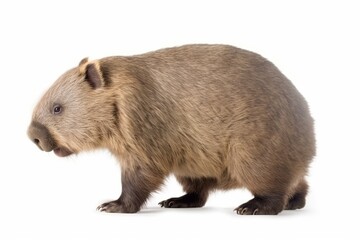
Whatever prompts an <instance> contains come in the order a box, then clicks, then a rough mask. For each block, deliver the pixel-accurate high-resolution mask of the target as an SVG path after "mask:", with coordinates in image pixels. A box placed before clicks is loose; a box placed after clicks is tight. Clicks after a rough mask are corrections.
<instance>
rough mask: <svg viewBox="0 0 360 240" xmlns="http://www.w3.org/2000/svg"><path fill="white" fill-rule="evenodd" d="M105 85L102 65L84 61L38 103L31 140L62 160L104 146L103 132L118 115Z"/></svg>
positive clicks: (30, 130) (110, 126)
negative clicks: (73, 154)
mask: <svg viewBox="0 0 360 240" xmlns="http://www.w3.org/2000/svg"><path fill="white" fill-rule="evenodd" d="M105 85H106V82H105V81H104V78H103V74H102V72H101V67H100V64H99V62H97V61H94V62H89V61H88V59H87V58H85V59H83V60H82V61H81V62H80V64H79V66H78V67H76V68H73V69H71V70H69V71H67V72H66V73H64V74H63V75H62V76H61V77H60V78H59V79H58V80H57V81H56V82H55V83H54V84H53V85H52V86H51V87H50V89H49V90H48V91H47V92H46V93H45V94H44V96H43V97H42V98H41V100H40V102H39V103H38V104H37V106H36V108H35V109H34V112H33V116H32V122H31V124H30V126H29V129H28V136H29V137H30V139H31V140H32V141H33V142H34V143H35V144H36V145H37V146H38V147H39V148H40V149H41V150H43V151H46V152H50V151H54V153H55V154H56V155H58V156H61V157H64V156H68V155H70V154H72V153H78V152H80V151H83V150H90V149H94V148H98V147H102V145H101V144H102V139H103V133H104V132H106V131H107V132H109V131H108V130H106V129H107V128H113V126H112V125H114V120H113V119H114V111H115V113H117V109H116V104H115V105H114V98H113V97H112V96H111V93H110V91H109V89H108V88H107V87H106V86H105ZM114 107H115V109H114Z"/></svg>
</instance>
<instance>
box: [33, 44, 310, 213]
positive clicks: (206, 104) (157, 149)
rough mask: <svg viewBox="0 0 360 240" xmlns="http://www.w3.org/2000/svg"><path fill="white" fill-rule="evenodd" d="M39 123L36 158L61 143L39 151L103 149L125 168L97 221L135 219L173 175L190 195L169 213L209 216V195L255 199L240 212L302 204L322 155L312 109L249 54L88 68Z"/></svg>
mask: <svg viewBox="0 0 360 240" xmlns="http://www.w3.org/2000/svg"><path fill="white" fill-rule="evenodd" d="M55 104H57V105H60V106H61V107H62V112H61V113H60V114H57V115H54V114H52V108H53V107H54V105H55ZM33 122H34V123H36V124H31V126H30V127H29V136H30V138H31V139H32V140H33V141H34V142H35V143H36V144H37V145H39V146H40V148H42V146H46V145H49V144H47V143H46V142H47V139H51V140H52V141H54V142H55V143H56V144H55V146H54V147H53V148H46V149H44V148H42V149H43V150H46V151H51V150H54V151H55V153H57V154H58V155H59V156H67V155H69V154H71V153H78V152H80V151H86V150H91V149H96V148H107V149H109V150H110V151H111V152H112V153H113V154H114V155H115V156H116V157H117V158H118V159H119V161H120V164H121V167H122V194H121V196H120V197H119V199H118V200H116V201H113V202H110V203H105V204H103V205H100V206H99V210H101V211H106V212H137V211H139V210H140V208H141V206H142V205H143V204H144V203H145V201H146V199H147V198H148V197H149V195H150V194H151V192H153V191H155V190H157V189H159V187H160V186H161V184H162V183H163V180H164V178H166V177H167V176H168V175H169V174H174V175H175V176H176V178H177V179H178V180H179V182H180V183H181V184H182V185H183V187H184V191H185V192H186V194H185V195H184V196H182V197H180V198H171V199H169V200H166V201H163V202H160V205H161V206H163V207H201V206H203V205H204V204H205V202H206V200H207V197H208V195H209V192H210V191H212V190H216V189H231V188H238V187H245V188H247V189H249V190H250V191H251V192H252V193H253V194H254V196H255V197H254V199H252V200H250V201H249V202H247V203H245V204H243V205H241V206H239V207H238V208H236V211H237V212H238V213H239V214H277V213H279V212H280V211H282V210H283V209H297V208H302V207H303V206H304V205H305V196H306V193H307V188H308V187H307V183H306V181H305V179H304V176H305V175H306V173H307V169H308V166H309V163H310V162H311V160H312V158H313V156H314V154H315V139H314V132H313V120H312V118H311V116H310V114H309V110H308V106H307V103H306V101H305V100H304V98H303V97H302V96H301V95H300V93H299V92H298V91H297V90H296V88H295V87H294V86H293V85H292V84H291V82H290V81H289V80H288V79H287V78H286V77H285V76H284V75H283V74H281V72H280V71H279V70H278V69H277V68H276V67H275V66H274V65H273V64H272V63H271V62H269V61H267V60H266V59H264V58H263V57H261V56H260V55H257V54H255V53H252V52H249V51H246V50H242V49H238V48H235V47H231V46H225V45H187V46H182V47H177V48H169V49H163V50H159V51H155V52H150V53H147V54H143V55H137V56H131V57H108V58H103V59H100V60H96V61H92V62H89V61H88V60H87V59H84V60H82V61H81V62H80V64H79V67H77V68H74V69H71V70H69V71H68V72H66V73H65V74H64V75H62V76H61V77H60V78H59V80H57V81H56V82H55V84H54V85H53V86H52V87H51V88H50V89H49V90H48V92H47V93H46V94H45V95H44V97H43V98H42V99H41V101H40V102H39V104H38V106H37V107H36V109H35V111H34V114H33ZM39 124H40V125H41V127H40V128H39ZM39 129H40V130H39ZM41 129H46V130H43V131H42V130H41ZM42 133H43V134H42Z"/></svg>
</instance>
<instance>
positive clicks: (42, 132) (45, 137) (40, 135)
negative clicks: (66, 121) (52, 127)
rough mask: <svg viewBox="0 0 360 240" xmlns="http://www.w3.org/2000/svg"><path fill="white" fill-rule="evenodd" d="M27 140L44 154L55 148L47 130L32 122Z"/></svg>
mask: <svg viewBox="0 0 360 240" xmlns="http://www.w3.org/2000/svg"><path fill="white" fill-rule="evenodd" d="M28 136H29V138H30V139H31V140H32V141H33V142H34V143H35V144H36V145H37V146H38V147H39V148H40V149H41V150H42V151H45V152H50V151H52V150H53V149H54V148H55V142H54V140H53V138H52V137H51V134H50V133H49V130H48V129H47V128H46V127H45V126H44V125H42V124H40V123H37V122H32V123H31V124H30V126H29V129H28Z"/></svg>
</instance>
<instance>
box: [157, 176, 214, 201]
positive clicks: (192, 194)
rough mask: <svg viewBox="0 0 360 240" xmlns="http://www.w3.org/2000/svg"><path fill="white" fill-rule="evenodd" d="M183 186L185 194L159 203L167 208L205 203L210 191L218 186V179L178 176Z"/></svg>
mask: <svg viewBox="0 0 360 240" xmlns="http://www.w3.org/2000/svg"><path fill="white" fill-rule="evenodd" d="M177 180H178V181H179V182H180V184H181V185H182V186H183V188H184V191H185V192H186V194H185V195H183V196H181V197H178V198H170V199H168V200H165V201H161V202H160V203H159V205H160V206H161V207H165V208H191V207H202V206H204V205H205V203H206V200H207V198H208V196H209V191H210V190H211V189H213V188H215V187H216V184H217V181H216V179H213V178H189V177H177Z"/></svg>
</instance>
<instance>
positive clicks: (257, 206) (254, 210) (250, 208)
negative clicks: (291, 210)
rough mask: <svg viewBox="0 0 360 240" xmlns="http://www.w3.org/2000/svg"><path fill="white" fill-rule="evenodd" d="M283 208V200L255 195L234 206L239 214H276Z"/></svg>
mask: <svg viewBox="0 0 360 240" xmlns="http://www.w3.org/2000/svg"><path fill="white" fill-rule="evenodd" d="M282 210H283V201H282V200H281V199H279V198H258V197H255V198H253V199H251V200H250V201H248V202H247V203H244V204H242V205H240V206H239V207H237V208H235V209H234V211H236V213H237V214H239V215H276V214H278V213H279V212H281V211H282Z"/></svg>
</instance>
